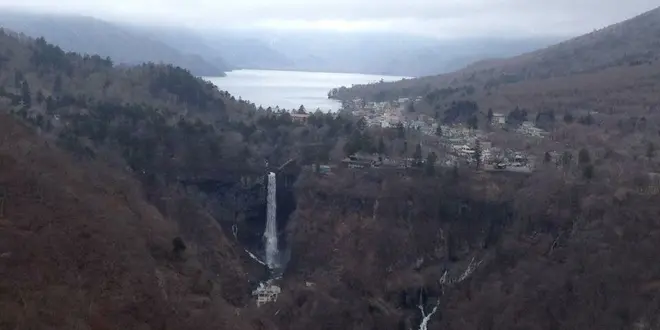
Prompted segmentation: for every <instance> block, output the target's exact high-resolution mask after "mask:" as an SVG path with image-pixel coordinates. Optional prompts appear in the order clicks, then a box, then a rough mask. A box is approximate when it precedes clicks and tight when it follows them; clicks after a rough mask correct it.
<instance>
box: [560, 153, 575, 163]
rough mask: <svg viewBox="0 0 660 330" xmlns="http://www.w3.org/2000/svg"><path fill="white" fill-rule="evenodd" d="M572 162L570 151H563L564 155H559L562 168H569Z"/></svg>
mask: <svg viewBox="0 0 660 330" xmlns="http://www.w3.org/2000/svg"><path fill="white" fill-rule="evenodd" d="M572 160H573V154H571V152H570V151H564V153H563V154H562V155H561V163H562V165H563V166H564V167H569V166H570V165H571V161H572Z"/></svg>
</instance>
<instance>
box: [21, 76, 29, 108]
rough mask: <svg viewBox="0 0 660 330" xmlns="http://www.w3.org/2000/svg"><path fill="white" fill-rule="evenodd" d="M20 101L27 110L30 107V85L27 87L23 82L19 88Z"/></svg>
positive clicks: (25, 82)
mask: <svg viewBox="0 0 660 330" xmlns="http://www.w3.org/2000/svg"><path fill="white" fill-rule="evenodd" d="M21 100H22V101H23V105H24V106H26V107H28V108H29V107H31V106H32V94H31V93H30V85H28V83H27V81H23V85H22V86H21Z"/></svg>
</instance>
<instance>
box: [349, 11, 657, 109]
mask: <svg viewBox="0 0 660 330" xmlns="http://www.w3.org/2000/svg"><path fill="white" fill-rule="evenodd" d="M658 31H660V8H658V9H655V10H652V11H649V12H646V13H644V14H642V15H639V16H637V17H634V18H632V19H630V20H627V21H624V22H621V23H618V24H614V25H612V26H609V27H607V28H604V29H601V30H598V31H594V32H592V33H589V34H587V35H584V36H581V37H577V38H574V39H571V40H568V41H565V42H562V43H560V44H557V45H554V46H551V47H548V48H545V49H541V50H537V51H535V52H531V53H527V54H523V55H520V56H516V57H512V58H508V59H501V60H488V61H483V62H477V63H474V64H472V65H469V66H467V67H466V68H464V69H461V70H459V71H456V72H453V73H449V74H445V75H439V76H430V77H423V78H419V79H410V80H406V81H402V82H397V83H384V84H374V85H370V86H357V87H355V88H353V89H350V90H349V89H344V88H341V89H339V90H338V91H337V93H336V95H337V96H336V97H338V98H341V99H350V98H352V97H353V96H360V95H363V96H367V97H369V98H374V97H375V96H376V94H380V97H381V98H382V97H385V98H396V97H398V96H399V95H401V96H420V95H425V94H426V93H428V92H430V91H431V90H432V89H434V88H446V87H449V86H454V87H456V86H463V85H473V86H475V87H480V88H485V89H490V88H496V87H498V86H501V85H507V84H514V83H524V82H527V81H532V80H534V81H536V80H543V79H548V78H561V77H567V76H571V75H583V74H596V73H599V72H603V71H606V70H608V69H615V68H629V67H635V66H645V65H652V64H654V63H657V62H658V59H659V54H660V37H659V36H660V34H659V33H658Z"/></svg>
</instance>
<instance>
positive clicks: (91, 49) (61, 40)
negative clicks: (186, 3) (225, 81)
mask: <svg viewBox="0 0 660 330" xmlns="http://www.w3.org/2000/svg"><path fill="white" fill-rule="evenodd" d="M0 27H3V28H6V29H10V30H14V31H16V32H21V33H25V34H26V35H28V36H30V37H33V38H39V37H44V38H46V39H48V40H49V41H50V42H53V43H56V44H57V45H58V46H60V47H62V48H63V49H64V50H65V51H71V52H77V53H81V54H89V55H100V56H101V57H104V58H105V57H110V58H112V60H113V61H115V62H117V63H119V64H129V65H138V64H142V63H146V62H153V63H164V64H171V65H175V66H180V67H182V68H185V69H188V70H190V71H191V72H192V73H194V74H195V75H199V76H223V75H224V72H225V71H227V70H229V67H228V65H227V64H226V63H224V61H223V60H222V59H221V58H220V56H217V55H216V56H215V58H214V60H213V61H209V60H207V59H205V58H203V57H202V56H200V55H199V54H197V53H196V52H194V51H190V50H186V49H185V48H181V47H177V45H170V44H167V43H164V42H162V41H161V40H159V39H158V38H154V37H153V36H150V35H148V34H146V33H142V32H141V31H136V30H131V29H130V28H126V27H123V26H121V25H118V24H114V23H110V22H106V21H103V20H99V19H96V18H92V17H86V16H73V15H71V16H67V15H49V14H36V13H25V12H16V11H11V10H3V11H2V13H0ZM187 38H188V39H190V36H187Z"/></svg>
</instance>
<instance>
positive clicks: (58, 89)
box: [53, 74, 62, 94]
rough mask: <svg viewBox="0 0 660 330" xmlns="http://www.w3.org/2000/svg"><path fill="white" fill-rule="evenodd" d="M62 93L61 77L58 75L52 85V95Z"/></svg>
mask: <svg viewBox="0 0 660 330" xmlns="http://www.w3.org/2000/svg"><path fill="white" fill-rule="evenodd" d="M61 92H62V76H60V75H59V74H58V75H57V76H56V77H55V82H54V83H53V94H59V93H61Z"/></svg>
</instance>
